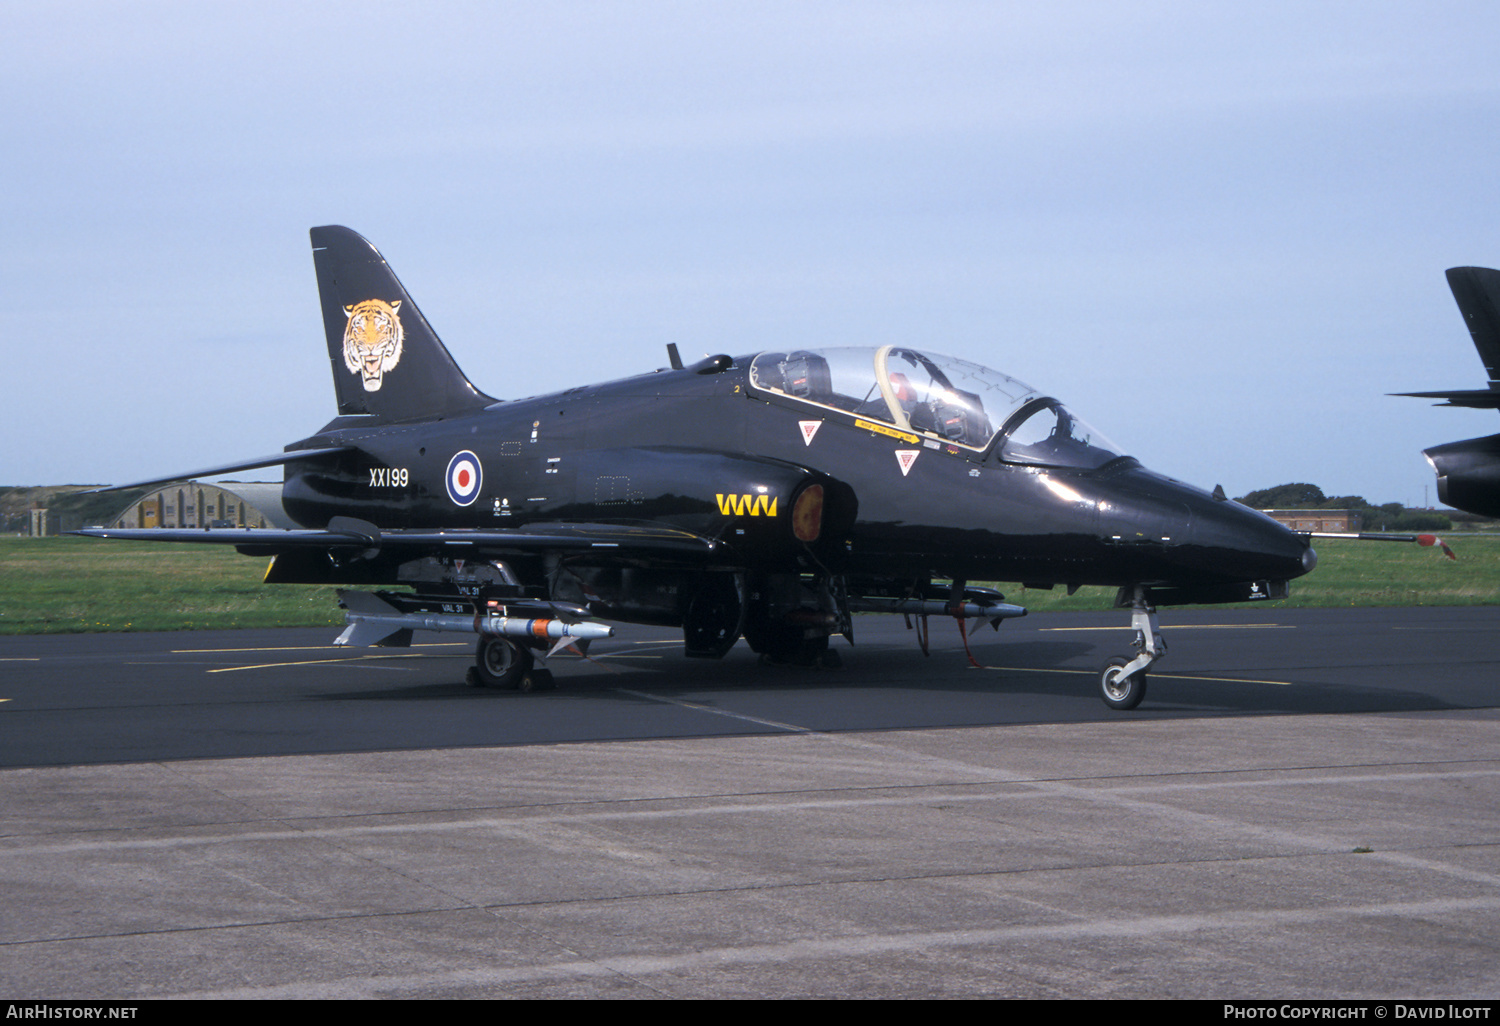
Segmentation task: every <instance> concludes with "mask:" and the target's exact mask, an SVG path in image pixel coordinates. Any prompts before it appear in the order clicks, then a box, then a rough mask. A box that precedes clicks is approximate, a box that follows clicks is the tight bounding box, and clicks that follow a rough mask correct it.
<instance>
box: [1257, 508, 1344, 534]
mask: <svg viewBox="0 0 1500 1026" xmlns="http://www.w3.org/2000/svg"><path fill="white" fill-rule="evenodd" d="M1261 512H1262V513H1264V514H1265V515H1266V516H1268V517H1270V518H1271V519H1272V520H1274V521H1276V522H1277V523H1278V524H1281V525H1283V526H1285V527H1289V528H1291V529H1292V530H1293V531H1304V532H1309V531H1316V532H1320V533H1330V534H1357V533H1359V529H1360V519H1361V518H1360V515H1359V514H1358V513H1356V512H1354V511H1353V510H1350V509H1263V510H1261Z"/></svg>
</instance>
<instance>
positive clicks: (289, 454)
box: [79, 445, 350, 541]
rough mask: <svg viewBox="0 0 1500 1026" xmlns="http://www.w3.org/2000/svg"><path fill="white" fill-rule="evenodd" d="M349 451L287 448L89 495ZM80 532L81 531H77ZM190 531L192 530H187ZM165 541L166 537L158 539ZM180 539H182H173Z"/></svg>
mask: <svg viewBox="0 0 1500 1026" xmlns="http://www.w3.org/2000/svg"><path fill="white" fill-rule="evenodd" d="M348 451H350V450H349V448H348V447H347V446H338V445H336V446H332V447H325V448H321V449H289V450H287V451H286V452H278V453H276V454H275V455H274V456H258V457H256V458H255V459H250V460H240V461H239V462H237V463H226V464H224V465H223V466H221V467H203V468H202V469H200V470H189V471H188V472H187V473H185V474H174V475H172V476H171V477H153V478H151V479H150V480H149V481H131V482H130V483H129V484H118V485H108V486H106V487H104V488H92V489H90V490H89V492H88V494H89V495H95V494H97V493H99V492H120V491H124V490H125V489H127V488H150V487H151V486H153V485H159V484H168V483H170V482H172V481H191V480H195V479H197V478H202V477H217V476H219V475H220V474H235V473H238V472H239V471H241V470H259V469H261V468H262V467H279V466H282V465H283V464H287V463H296V462H298V461H299V460H312V459H317V458H318V457H320V456H333V455H336V454H338V453H341V452H348ZM79 533H82V532H79ZM188 533H192V532H188ZM110 537H111V538H119V537H123V535H121V534H118V533H116V534H112V535H110ZM158 540H160V541H165V540H167V539H158ZM175 540H177V541H182V540H184V539H180V538H179V539H175Z"/></svg>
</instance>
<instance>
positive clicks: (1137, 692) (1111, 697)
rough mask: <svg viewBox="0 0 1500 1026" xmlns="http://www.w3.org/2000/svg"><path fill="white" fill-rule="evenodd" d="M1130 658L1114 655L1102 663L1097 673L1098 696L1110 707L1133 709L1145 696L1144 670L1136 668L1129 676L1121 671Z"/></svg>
mask: <svg viewBox="0 0 1500 1026" xmlns="http://www.w3.org/2000/svg"><path fill="white" fill-rule="evenodd" d="M1129 662H1130V660H1129V659H1126V658H1125V657H1124V656H1115V657H1114V658H1113V659H1111V660H1110V661H1109V662H1107V663H1105V664H1104V672H1103V673H1101V674H1100V675H1099V696H1100V697H1101V698H1103V699H1104V704H1105V705H1107V706H1109V707H1110V708H1111V709H1134V708H1135V707H1136V706H1138V705H1140V704H1141V699H1143V698H1145V697H1146V671H1145V670H1137V671H1136V672H1135V673H1132V674H1131V675H1130V676H1129V677H1127V676H1125V675H1124V674H1123V673H1121V672H1120V671H1122V670H1123V669H1124V668H1125V666H1126V664H1127V663H1129Z"/></svg>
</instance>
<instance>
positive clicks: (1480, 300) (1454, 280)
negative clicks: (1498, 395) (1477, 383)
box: [1448, 267, 1500, 388]
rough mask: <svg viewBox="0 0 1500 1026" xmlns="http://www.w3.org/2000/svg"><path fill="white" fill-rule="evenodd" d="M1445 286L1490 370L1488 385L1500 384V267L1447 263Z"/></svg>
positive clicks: (1475, 346) (1480, 356) (1486, 366)
mask: <svg viewBox="0 0 1500 1026" xmlns="http://www.w3.org/2000/svg"><path fill="white" fill-rule="evenodd" d="M1448 287H1449V288H1450V289H1452V290H1453V298H1454V299H1455V300H1457V301H1458V309H1459V312H1460V313H1462V314H1463V315H1464V325H1465V327H1467V328H1468V329H1469V336H1470V337H1471V338H1472V339H1473V340H1474V348H1475V349H1477V350H1478V351H1479V359H1480V360H1482V361H1483V362H1484V369H1485V370H1486V371H1488V372H1489V378H1490V387H1491V388H1496V387H1497V386H1500V271H1495V270H1492V269H1490V268H1488V267H1450V268H1449V269H1448Z"/></svg>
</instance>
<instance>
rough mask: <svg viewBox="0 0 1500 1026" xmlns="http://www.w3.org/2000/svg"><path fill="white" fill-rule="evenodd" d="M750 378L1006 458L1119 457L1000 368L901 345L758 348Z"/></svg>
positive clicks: (1095, 462)
mask: <svg viewBox="0 0 1500 1026" xmlns="http://www.w3.org/2000/svg"><path fill="white" fill-rule="evenodd" d="M750 384H751V386H752V387H754V388H757V389H760V390H761V391H764V392H771V393H774V394H776V395H782V396H787V397H788V398H791V399H794V400H797V401H799V402H804V403H808V404H810V405H812V406H818V407H822V408H824V409H829V410H835V411H837V412H839V413H844V414H851V415H853V416H854V417H856V418H862V419H865V420H870V421H878V422H880V423H883V424H889V425H892V426H893V427H895V428H897V429H899V430H901V431H906V432H910V433H912V434H916V435H925V436H927V437H929V438H935V439H939V440H942V441H944V442H947V443H949V444H950V445H955V446H960V447H962V448H964V449H969V450H972V451H973V452H976V453H984V452H986V451H989V450H990V449H991V446H992V445H994V443H995V440H996V438H999V439H1000V441H999V444H998V445H996V446H995V447H994V451H995V454H996V456H997V457H998V458H999V459H1000V460H1002V461H1004V462H1006V463H1019V464H1026V465H1035V466H1051V467H1074V468H1079V469H1085V470H1089V469H1093V468H1095V467H1099V466H1102V465H1103V464H1105V463H1108V462H1109V461H1110V460H1113V459H1117V458H1119V457H1120V456H1121V455H1123V454H1122V453H1121V451H1120V449H1119V447H1118V446H1116V445H1114V444H1113V443H1112V442H1110V441H1109V440H1108V439H1106V438H1105V437H1104V436H1103V435H1101V434H1099V432H1097V431H1095V430H1094V429H1093V428H1092V427H1090V426H1089V425H1088V424H1087V423H1085V422H1084V421H1083V420H1082V419H1080V418H1078V417H1076V416H1075V415H1074V414H1073V413H1072V412H1071V411H1070V410H1068V408H1067V407H1065V406H1064V405H1063V404H1062V403H1060V402H1058V401H1057V400H1056V399H1053V398H1051V397H1050V396H1044V395H1042V394H1041V393H1039V392H1038V391H1037V390H1036V389H1034V388H1032V387H1031V386H1030V385H1028V384H1025V383H1024V382H1021V381H1017V380H1016V379H1015V378H1013V377H1011V376H1010V375H1008V374H1002V373H1000V372H999V371H997V370H991V369H990V368H988V367H982V366H980V365H979V364H977V363H970V362H969V361H967V360H959V359H956V358H954V357H951V356H940V355H938V354H935V353H926V352H921V351H918V350H916V349H907V348H904V347H901V346H882V347H880V348H878V349H870V348H856V347H849V348H832V349H797V350H793V351H790V352H774V351H772V352H764V353H761V354H760V355H758V356H756V357H755V359H754V360H752V361H751V363H750Z"/></svg>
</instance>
